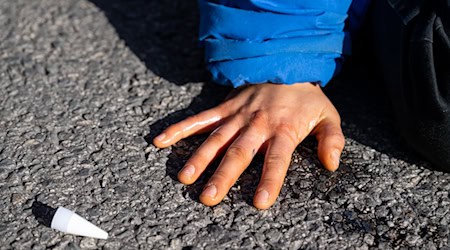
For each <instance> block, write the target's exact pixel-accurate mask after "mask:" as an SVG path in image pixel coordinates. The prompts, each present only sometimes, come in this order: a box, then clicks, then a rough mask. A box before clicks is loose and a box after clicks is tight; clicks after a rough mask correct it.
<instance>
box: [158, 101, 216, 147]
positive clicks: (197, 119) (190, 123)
mask: <svg viewBox="0 0 450 250" xmlns="http://www.w3.org/2000/svg"><path fill="white" fill-rule="evenodd" d="M223 119H224V112H223V111H222V110H221V109H219V107H215V108H213V109H209V110H206V111H203V112H201V113H198V114H196V115H193V116H190V117H188V118H186V119H184V120H182V121H181V122H178V123H175V124H173V125H171V126H169V127H168V128H166V129H165V130H164V131H163V132H162V133H161V134H160V135H158V136H157V137H155V139H153V144H154V145H155V146H157V147H159V148H164V147H168V146H170V145H173V144H175V143H176V142H178V141H179V140H181V139H184V138H186V137H189V136H191V135H193V134H195V133H197V132H199V131H202V130H205V129H207V128H208V127H216V126H217V125H218V123H219V122H220V121H221V120H223Z"/></svg>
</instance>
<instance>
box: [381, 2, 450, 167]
mask: <svg viewBox="0 0 450 250" xmlns="http://www.w3.org/2000/svg"><path fill="white" fill-rule="evenodd" d="M375 2H376V3H375V6H374V8H373V12H372V14H373V15H372V19H373V20H372V24H373V33H374V34H373V39H374V45H375V49H376V57H377V60H378V65H379V67H380V70H381V71H382V73H383V78H384V82H385V83H386V88H387V90H388V94H389V98H390V100H391V103H392V107H393V111H394V115H395V117H396V122H397V123H398V127H399V129H400V131H399V132H400V134H401V135H402V136H403V137H404V139H405V140H406V142H407V143H408V144H409V145H410V146H411V147H412V148H414V149H415V150H416V151H417V152H419V153H420V154H422V155H423V156H425V157H426V158H427V159H428V160H429V161H430V162H432V163H434V164H435V165H436V166H437V167H439V168H440V169H443V170H446V171H450V111H449V110H450V106H449V105H450V41H449V29H450V22H449V13H450V12H449V11H450V1H449V0H426V1H420V0H414V1H413V0H380V1H375Z"/></svg>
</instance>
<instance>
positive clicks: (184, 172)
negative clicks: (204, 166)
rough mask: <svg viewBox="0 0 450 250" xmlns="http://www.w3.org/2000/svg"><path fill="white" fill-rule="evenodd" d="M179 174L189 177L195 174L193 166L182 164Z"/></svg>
mask: <svg viewBox="0 0 450 250" xmlns="http://www.w3.org/2000/svg"><path fill="white" fill-rule="evenodd" d="M181 174H182V175H184V176H186V177H188V178H191V177H192V176H193V175H194V174H195V167H194V166H193V165H191V164H189V165H186V166H184V168H183V169H182V170H181Z"/></svg>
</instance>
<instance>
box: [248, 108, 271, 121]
mask: <svg viewBox="0 0 450 250" xmlns="http://www.w3.org/2000/svg"><path fill="white" fill-rule="evenodd" d="M267 116H268V114H267V112H266V111H263V110H258V111H256V112H254V113H253V114H252V117H251V119H250V121H251V122H252V123H261V122H265V121H267Z"/></svg>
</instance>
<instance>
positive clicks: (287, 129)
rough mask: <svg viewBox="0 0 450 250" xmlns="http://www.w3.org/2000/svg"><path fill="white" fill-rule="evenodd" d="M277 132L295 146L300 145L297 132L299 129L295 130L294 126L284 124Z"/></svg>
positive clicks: (279, 126)
mask: <svg viewBox="0 0 450 250" xmlns="http://www.w3.org/2000/svg"><path fill="white" fill-rule="evenodd" d="M276 131H277V132H278V133H279V134H280V135H282V136H285V137H287V138H288V139H289V140H290V141H291V142H292V143H293V144H295V145H296V144H298V140H299V134H298V132H297V128H295V127H294V126H293V125H292V124H289V123H282V124H280V125H278V127H277V128H276Z"/></svg>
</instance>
